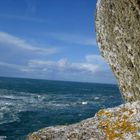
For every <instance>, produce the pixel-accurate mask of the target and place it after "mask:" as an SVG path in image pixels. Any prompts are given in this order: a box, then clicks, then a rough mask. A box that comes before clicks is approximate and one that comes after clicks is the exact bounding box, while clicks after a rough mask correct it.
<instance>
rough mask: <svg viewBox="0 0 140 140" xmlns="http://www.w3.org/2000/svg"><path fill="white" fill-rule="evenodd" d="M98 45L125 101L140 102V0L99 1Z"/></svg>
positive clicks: (97, 13) (97, 16) (97, 14)
mask: <svg viewBox="0 0 140 140" xmlns="http://www.w3.org/2000/svg"><path fill="white" fill-rule="evenodd" d="M96 10H97V12H96V32H97V42H98V46H99V49H100V51H101V54H102V56H103V57H104V58H105V59H106V61H107V62H108V63H109V65H110V67H111V69H112V71H113V73H114V75H115V77H116V79H117V81H118V84H119V87H120V90H121V93H122V96H123V98H124V100H125V101H135V100H140V0H98V2H97V9H96Z"/></svg>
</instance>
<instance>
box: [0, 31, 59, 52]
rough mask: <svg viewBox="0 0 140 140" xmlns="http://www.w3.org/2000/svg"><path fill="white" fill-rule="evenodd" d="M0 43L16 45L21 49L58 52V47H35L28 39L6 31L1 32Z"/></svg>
mask: <svg viewBox="0 0 140 140" xmlns="http://www.w3.org/2000/svg"><path fill="white" fill-rule="evenodd" d="M0 44H3V45H10V47H16V48H19V49H24V50H27V51H32V52H36V53H45V54H53V53H56V52H57V49H56V48H49V49H46V48H40V47H35V46H33V45H31V44H30V43H28V42H27V41H26V40H24V39H21V38H19V37H16V36H13V35H10V34H8V33H5V32H0Z"/></svg>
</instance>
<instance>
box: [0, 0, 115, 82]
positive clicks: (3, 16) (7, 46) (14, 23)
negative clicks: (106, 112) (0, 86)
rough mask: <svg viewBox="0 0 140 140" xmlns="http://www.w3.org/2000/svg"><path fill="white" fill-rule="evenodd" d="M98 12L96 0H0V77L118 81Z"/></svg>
mask: <svg viewBox="0 0 140 140" xmlns="http://www.w3.org/2000/svg"><path fill="white" fill-rule="evenodd" d="M95 10H96V0H0V76H6V77H23V78H35V79H48V80H63V81H80V82H95V83H113V84H114V83H116V82H115V79H114V76H113V75H112V72H111V70H110V69H109V67H108V65H107V64H106V62H105V61H104V59H103V58H102V57H101V56H100V52H99V50H98V47H97V45H96V34H95V25H94V18H95Z"/></svg>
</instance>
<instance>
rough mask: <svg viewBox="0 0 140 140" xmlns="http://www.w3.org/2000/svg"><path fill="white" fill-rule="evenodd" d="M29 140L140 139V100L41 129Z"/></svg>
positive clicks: (29, 137)
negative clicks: (81, 119)
mask: <svg viewBox="0 0 140 140" xmlns="http://www.w3.org/2000/svg"><path fill="white" fill-rule="evenodd" d="M28 140H140V102H139V101H137V102H133V103H127V104H125V105H121V106H118V107H116V108H109V109H106V110H105V109H102V110H100V111H99V112H98V113H97V114H96V115H95V117H93V118H90V119H87V120H84V121H82V122H80V123H77V124H74V125H69V126H57V127H48V128H44V129H41V130H39V131H38V132H34V133H32V134H30V135H29V136H28Z"/></svg>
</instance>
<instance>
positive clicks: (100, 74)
mask: <svg viewBox="0 0 140 140" xmlns="http://www.w3.org/2000/svg"><path fill="white" fill-rule="evenodd" d="M94 58H95V60H94ZM102 61H103V59H100V56H98V55H87V56H85V62H83V63H79V62H69V61H68V59H66V58H64V59H60V60H58V61H49V60H44V61H43V60H35V59H34V60H30V61H29V62H28V64H26V65H15V64H8V63H4V62H0V66H3V67H6V68H8V69H9V70H10V68H11V69H12V70H16V72H15V73H20V76H22V77H24V76H27V77H31V78H42V79H52V80H71V81H88V82H106V83H112V82H113V83H114V82H115V81H114V78H113V76H112V74H111V72H110V70H109V69H108V67H107V66H106V67H107V68H106V69H105V68H104V67H105V65H106V64H105V63H104V62H102ZM0 70H1V69H0ZM8 73H9V71H8ZM13 73H14V72H13ZM14 75H16V74H14Z"/></svg>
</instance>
